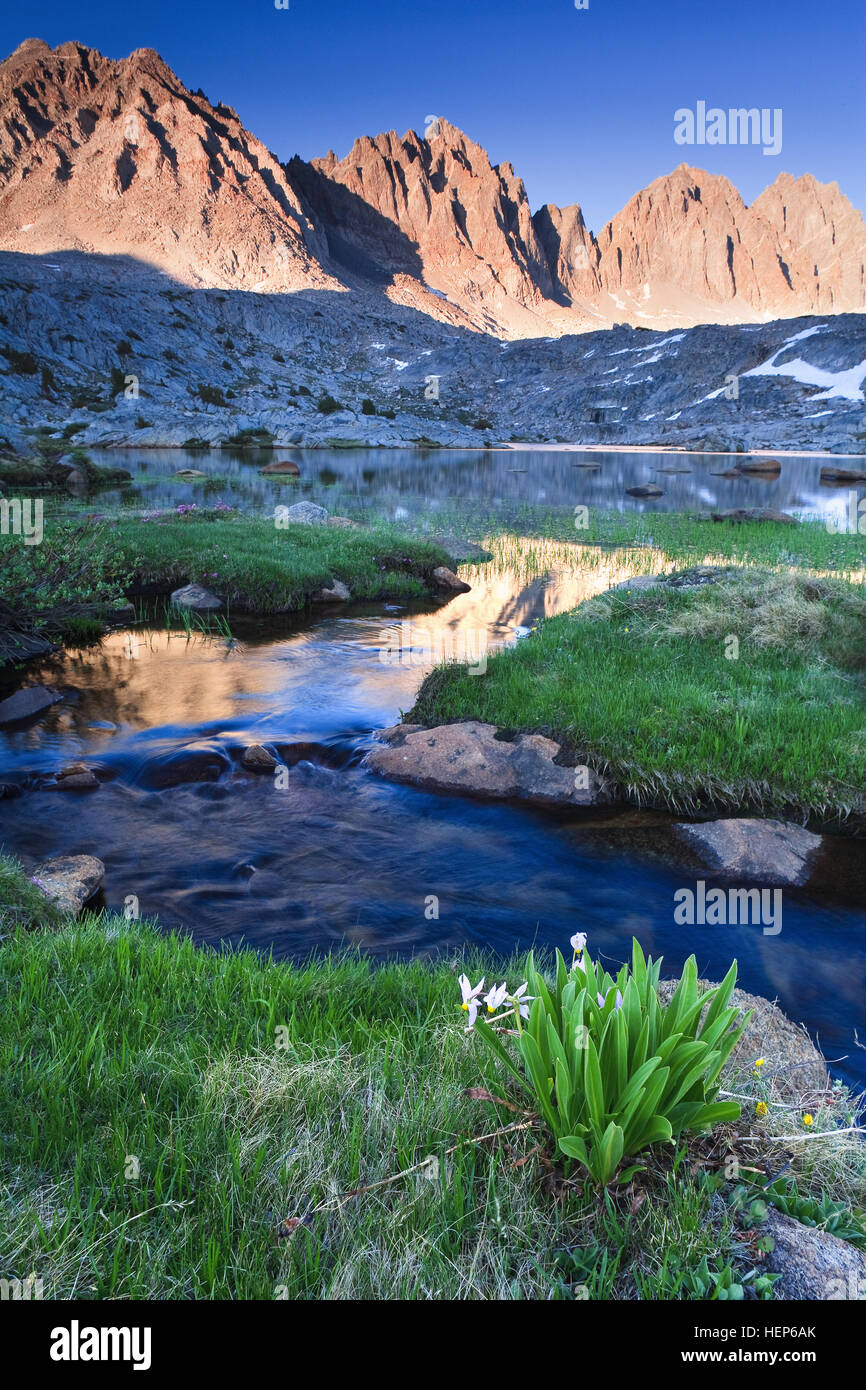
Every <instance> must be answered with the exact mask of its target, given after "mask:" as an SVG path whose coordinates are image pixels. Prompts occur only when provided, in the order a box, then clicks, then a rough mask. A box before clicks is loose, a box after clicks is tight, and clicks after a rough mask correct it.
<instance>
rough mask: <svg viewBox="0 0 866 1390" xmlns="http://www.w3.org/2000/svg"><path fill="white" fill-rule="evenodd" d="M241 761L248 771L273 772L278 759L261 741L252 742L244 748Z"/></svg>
mask: <svg viewBox="0 0 866 1390" xmlns="http://www.w3.org/2000/svg"><path fill="white" fill-rule="evenodd" d="M241 762H242V763H243V765H244V767H245V768H246V769H247V771H248V772H273V770H274V768H275V767H279V762H278V760H277V759H276V758H275V757H274V755H273V753H271V752H270V751H269V750H268V749H267V748H265V746H264V744H262V743H253V744H251V745H250V747H249V748H246V749H245V750H244V755H243V757H242V758H241Z"/></svg>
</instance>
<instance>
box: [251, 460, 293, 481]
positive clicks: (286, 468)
mask: <svg viewBox="0 0 866 1390" xmlns="http://www.w3.org/2000/svg"><path fill="white" fill-rule="evenodd" d="M259 472H260V473H263V474H266V475H267V474H277V475H280V474H282V475H283V476H284V477H289V478H299V477H300V476H301V470H300V468H299V467H298V465H297V464H296V463H294V462H293V461H292V460H291V459H278V460H277V461H275V462H274V463H267V464H265V466H264V468H260V469H259Z"/></svg>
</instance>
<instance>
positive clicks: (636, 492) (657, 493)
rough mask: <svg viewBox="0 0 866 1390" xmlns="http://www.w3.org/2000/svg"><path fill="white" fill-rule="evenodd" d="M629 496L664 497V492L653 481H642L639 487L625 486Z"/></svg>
mask: <svg viewBox="0 0 866 1390" xmlns="http://www.w3.org/2000/svg"><path fill="white" fill-rule="evenodd" d="M626 494H627V496H629V497H664V492H663V491H662V489H661V488H660V487H657V486H656V484H655V483H642V484H641V485H640V487H627V488H626Z"/></svg>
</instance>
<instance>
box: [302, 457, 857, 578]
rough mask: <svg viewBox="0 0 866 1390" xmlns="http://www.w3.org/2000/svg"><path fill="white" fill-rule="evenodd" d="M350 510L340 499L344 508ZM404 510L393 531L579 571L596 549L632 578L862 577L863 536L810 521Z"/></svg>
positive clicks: (531, 508) (561, 510) (554, 510)
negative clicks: (715, 571) (559, 559)
mask: <svg viewBox="0 0 866 1390" xmlns="http://www.w3.org/2000/svg"><path fill="white" fill-rule="evenodd" d="M575 472H577V470H575ZM575 495H576V496H578V495H579V494H578V493H577V492H576V493H575ZM351 504H352V498H351V495H347V498H346V506H351ZM329 505H331V503H329ZM333 505H334V507H335V508H337V507H339V506H340V505H341V502H340V491H339V489H335V498H334V502H333ZM407 506H408V503H407ZM408 509H409V513H410V515H409V517H408V518H407V519H406V521H404V522H403V523H401V524H402V526H403V528H404V529H411V530H414V531H415V532H416V533H417V534H424V533H431V532H432V533H433V534H435V535H440V536H444V535H455V536H460V537H462V538H464V539H466V540H472V541H476V542H478V543H480V544H482V545H484V546H485V548H486V549H490V548H491V546H492V545H494V544H495V543H496V542H497V541H498V542H499V544H500V545H503V546H509V545H510V546H512V547H513V546H514V545H515V544H516V542H517V540H518V539H521V540H522V541H524V542H526V541H527V540H532V539H535V540H539V541H544V542H547V543H549V542H560V543H561V544H562V545H565V546H568V547H572V546H575V545H577V546H580V548H581V550H580V563H581V565H585V564H586V563H589V562H590V561H589V558H588V555H587V552H588V551H590V550H592V549H593V548H596V549H597V552H598V558H597V559H596V563H602V562H603V559H604V553H605V552H606V551H613V552H616V554H617V558H618V559H620V560H622V561H623V562H625V563H628V562H633V563H634V564H635V566H636V567H637V570H638V572H649V570H651V569H652V568H653V567H655V568H661V567H662V565H664V564H668V563H671V562H674V563H676V564H678V565H681V566H683V567H685V566H687V565H692V564H704V563H706V562H707V561H709V560H712V561H714V562H716V563H719V564H724V563H729V562H730V563H733V564H738V565H760V566H766V567H768V568H773V569H775V568H777V567H782V568H788V567H791V566H793V567H797V568H802V569H808V570H812V571H819V572H825V571H826V572H829V573H834V574H838V575H840V576H843V577H845V576H858V577H860V578H861V579H862V577H863V574H864V573H866V536H860V535H854V534H842V535H835V534H832V533H830V532H828V531H827V528H826V526H825V525H824V524H823V523H822V522H820V521H817V520H807V521H803V522H800V523H799V524H798V525H797V526H785V525H779V524H776V523H772V522H744V523H742V524H735V523H731V522H724V523H720V522H713V521H712V520H710V518H709V517H702V516H700V515H697V514H694V513H687V512H634V511H628V512H613V511H604V510H602V509H599V508H595V507H592V508H590V513H589V526H588V527H587V528H586V529H578V528H576V527H575V524H574V523H575V518H574V514H573V512H572V510H571V509H570V508H566V507H550V506H547V505H544V504H539V503H528V502H517V503H512V502H510V501H504V502H503V503H501V504H500V505H498V506H495V507H493V506H491V505H490V503H489V502H481V501H476V500H474V499H472V498H466V499H461V501H460V503H459V505H453V506H451V507H449V506H448V505H447V504H443V505H442V506H441V507H438V508H437V509H436V511H435V512H430V511H429V510H425V509H424V507H423V505H422V504H421V503H420V502H419V505H418V506H414V505H413V506H408ZM367 515H368V516H370V517H371V518H375V517H376V516H378V515H380V513H379V512H377V509H376V508H375V507H373V508H371V509H370V511H369V512H368V513H367ZM525 548H526V546H525V544H524V549H525Z"/></svg>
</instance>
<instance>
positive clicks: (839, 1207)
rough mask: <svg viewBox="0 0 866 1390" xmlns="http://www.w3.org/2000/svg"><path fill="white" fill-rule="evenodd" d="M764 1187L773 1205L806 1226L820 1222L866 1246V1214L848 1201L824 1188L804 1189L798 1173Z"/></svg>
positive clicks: (827, 1229) (825, 1228) (845, 1237)
mask: <svg viewBox="0 0 866 1390" xmlns="http://www.w3.org/2000/svg"><path fill="white" fill-rule="evenodd" d="M762 1190H763V1191H764V1192H765V1193H766V1194H767V1198H768V1200H769V1201H770V1202H771V1203H772V1205H773V1206H774V1207H775V1208H776V1209H777V1210H778V1211H781V1212H784V1214H785V1215H786V1216H793V1217H794V1218H795V1220H797V1221H799V1222H801V1223H802V1224H803V1225H804V1226H820V1227H821V1229H822V1230H824V1231H829V1232H830V1233H831V1235H834V1236H838V1237H839V1238H840V1240H847V1241H850V1242H851V1243H852V1244H853V1245H858V1246H859V1247H860V1248H861V1249H866V1219H864V1216H866V1214H864V1213H858V1212H856V1211H852V1209H851V1207H850V1206H849V1205H848V1204H847V1203H846V1202H835V1201H833V1199H832V1198H831V1197H830V1195H829V1193H827V1192H826V1191H824V1190H822V1192H821V1195H820V1197H815V1196H810V1195H809V1194H808V1193H803V1192H801V1191H800V1189H799V1187H798V1185H797V1179H796V1178H794V1177H789V1178H777V1179H776V1180H775V1182H772V1183H768V1184H762ZM740 1191H741V1189H740V1188H736V1189H735V1191H734V1196H736V1195H737V1194H738V1193H739V1192H740ZM732 1200H733V1198H732ZM752 1205H754V1203H752Z"/></svg>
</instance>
